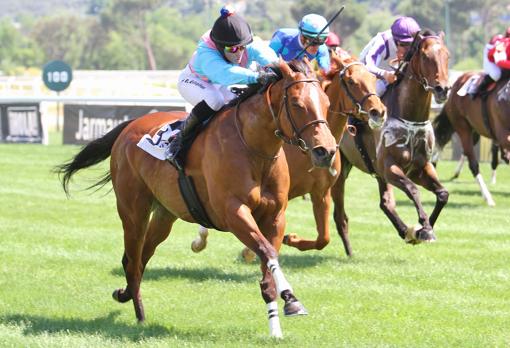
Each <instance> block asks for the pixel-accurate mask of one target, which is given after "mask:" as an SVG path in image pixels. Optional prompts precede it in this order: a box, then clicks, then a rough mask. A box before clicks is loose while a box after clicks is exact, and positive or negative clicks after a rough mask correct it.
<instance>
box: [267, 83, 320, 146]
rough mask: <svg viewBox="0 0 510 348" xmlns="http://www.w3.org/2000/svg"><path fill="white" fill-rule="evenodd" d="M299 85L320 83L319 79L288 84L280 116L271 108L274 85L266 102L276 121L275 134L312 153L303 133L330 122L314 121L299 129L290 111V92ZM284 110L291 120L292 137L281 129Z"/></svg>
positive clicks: (285, 88)
mask: <svg viewBox="0 0 510 348" xmlns="http://www.w3.org/2000/svg"><path fill="white" fill-rule="evenodd" d="M298 83H320V82H319V80H317V79H305V80H297V81H292V82H290V83H289V84H287V85H286V86H285V87H284V91H285V94H284V95H283V99H282V103H281V104H282V105H280V108H279V110H278V114H275V112H274V110H273V107H272V106H271V95H270V90H271V87H273V84H271V85H270V86H269V87H268V88H267V91H266V101H267V105H268V106H269V110H270V111H271V116H273V120H274V122H275V124H276V128H277V129H276V130H275V132H274V134H275V135H276V136H277V137H278V138H280V139H282V140H283V141H284V142H285V143H286V144H290V145H295V146H297V147H299V149H300V150H301V151H303V152H308V151H310V148H309V147H308V145H307V144H306V142H305V140H304V139H303V138H302V137H301V133H303V131H304V130H305V129H306V128H308V127H310V126H312V125H314V124H318V123H325V124H326V125H328V122H327V121H326V120H313V121H310V122H308V123H307V124H305V125H304V126H303V127H301V128H300V129H298V127H297V125H296V122H295V121H294V118H293V117H292V115H291V113H290V109H289V105H288V103H289V98H288V90H289V88H290V87H291V86H293V85H295V84H298ZM282 109H285V115H286V116H287V119H288V120H289V123H290V124H291V126H292V132H293V133H292V137H289V136H287V135H285V133H284V132H283V129H282V127H281V123H280V114H281V113H282Z"/></svg>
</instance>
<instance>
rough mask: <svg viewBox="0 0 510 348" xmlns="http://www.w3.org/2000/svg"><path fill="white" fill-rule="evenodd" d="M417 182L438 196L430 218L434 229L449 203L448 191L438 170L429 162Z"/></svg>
mask: <svg viewBox="0 0 510 348" xmlns="http://www.w3.org/2000/svg"><path fill="white" fill-rule="evenodd" d="M416 181H417V182H418V183H419V184H420V185H422V186H423V187H424V188H426V189H427V190H429V191H431V192H433V193H434V194H435V195H436V205H435V206H434V210H433V211H432V214H430V216H429V222H430V225H431V226H432V227H434V224H435V223H436V220H437V218H438V216H439V214H440V213H441V210H442V209H443V207H444V206H445V205H446V203H448V197H449V193H448V190H447V189H446V188H445V187H444V186H443V185H441V183H440V182H439V178H438V177H437V172H436V169H435V168H434V166H433V165H432V163H430V162H427V164H426V165H425V167H424V168H423V171H422V174H421V175H420V176H419V177H417V178H416Z"/></svg>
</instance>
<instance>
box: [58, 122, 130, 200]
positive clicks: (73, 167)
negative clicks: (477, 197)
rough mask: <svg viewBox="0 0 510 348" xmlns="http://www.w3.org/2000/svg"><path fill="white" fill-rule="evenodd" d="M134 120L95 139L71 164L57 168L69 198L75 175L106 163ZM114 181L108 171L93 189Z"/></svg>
mask: <svg viewBox="0 0 510 348" xmlns="http://www.w3.org/2000/svg"><path fill="white" fill-rule="evenodd" d="M132 121H133V120H128V121H126V122H123V123H121V124H119V125H118V126H117V127H115V128H114V129H112V130H111V131H109V132H108V133H106V134H105V135H104V136H103V137H101V138H98V139H95V140H93V141H91V142H90V143H88V144H87V145H85V146H84V147H83V148H82V149H81V151H80V152H78V153H77V154H76V156H74V157H73V159H71V160H70V161H69V162H66V163H63V164H61V165H59V166H57V167H55V169H54V172H56V173H57V174H58V175H59V178H61V181H62V187H63V188H64V191H65V193H66V195H67V196H69V182H70V180H71V177H72V176H73V174H74V173H76V172H77V171H79V170H80V169H84V168H88V167H91V166H93V165H95V164H98V163H99V162H102V161H104V160H105V159H107V158H108V157H110V155H111V153H112V148H113V144H114V143H115V140H117V138H118V136H119V135H120V133H121V132H122V131H123V130H124V128H126V127H127V126H128V125H129V124H130V123H131V122H132ZM111 179H112V177H111V174H110V171H108V172H107V173H106V174H105V175H104V176H103V177H102V178H101V179H100V181H99V182H97V183H95V184H94V185H92V186H90V187H89V188H92V187H96V186H99V187H102V186H104V185H106V184H107V183H108V182H109V181H110V180H111Z"/></svg>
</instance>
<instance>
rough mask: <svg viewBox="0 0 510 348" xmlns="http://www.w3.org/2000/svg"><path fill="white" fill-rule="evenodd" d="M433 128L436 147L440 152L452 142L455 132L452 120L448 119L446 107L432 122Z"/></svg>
mask: <svg viewBox="0 0 510 348" xmlns="http://www.w3.org/2000/svg"><path fill="white" fill-rule="evenodd" d="M432 127H433V128H434V135H435V137H436V145H437V147H438V148H439V149H440V150H442V149H443V147H444V146H445V145H446V144H448V142H449V141H450V140H451V138H452V136H453V133H454V132H455V131H454V130H453V127H452V124H451V123H450V120H449V119H448V115H447V113H446V110H445V106H443V108H442V109H441V112H440V113H439V115H437V116H436V117H435V118H434V120H433V121H432Z"/></svg>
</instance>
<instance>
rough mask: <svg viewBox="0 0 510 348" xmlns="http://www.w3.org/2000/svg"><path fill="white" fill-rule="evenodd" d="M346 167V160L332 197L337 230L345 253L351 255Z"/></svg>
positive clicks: (332, 188) (332, 191)
mask: <svg viewBox="0 0 510 348" xmlns="http://www.w3.org/2000/svg"><path fill="white" fill-rule="evenodd" d="M342 160H344V157H342ZM349 165H350V164H349ZM344 168H345V165H344V162H342V171H341V172H340V175H339V176H338V179H337V181H336V182H335V184H334V185H333V187H331V197H332V198H333V203H334V205H335V206H334V209H333V220H334V221H335V225H336V230H337V232H338V235H339V236H340V239H341V240H342V244H343V246H344V250H345V254H346V255H347V256H349V257H351V256H352V247H351V242H350V240H349V218H348V216H347V214H346V212H345V180H346V179H347V173H346V172H345V171H344Z"/></svg>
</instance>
